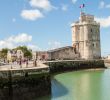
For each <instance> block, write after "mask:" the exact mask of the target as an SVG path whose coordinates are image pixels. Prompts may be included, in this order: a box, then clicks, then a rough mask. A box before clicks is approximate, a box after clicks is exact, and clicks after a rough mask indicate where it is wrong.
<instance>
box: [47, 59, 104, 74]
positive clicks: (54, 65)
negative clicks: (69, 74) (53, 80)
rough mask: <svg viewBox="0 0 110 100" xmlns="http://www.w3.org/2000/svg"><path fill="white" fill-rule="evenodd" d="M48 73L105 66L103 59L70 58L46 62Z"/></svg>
mask: <svg viewBox="0 0 110 100" xmlns="http://www.w3.org/2000/svg"><path fill="white" fill-rule="evenodd" d="M46 64H48V65H49V67H50V73H57V72H65V71H77V70H82V69H94V68H106V67H105V65H104V61H103V60H71V61H54V62H51V61H50V62H47V63H46Z"/></svg>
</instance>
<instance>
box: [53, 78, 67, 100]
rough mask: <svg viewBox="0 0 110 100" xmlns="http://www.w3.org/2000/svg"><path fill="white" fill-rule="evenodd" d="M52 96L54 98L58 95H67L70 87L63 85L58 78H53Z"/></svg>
mask: <svg viewBox="0 0 110 100" xmlns="http://www.w3.org/2000/svg"><path fill="white" fill-rule="evenodd" d="M51 83H52V94H54V95H52V98H53V99H57V98H58V97H61V96H64V95H67V93H68V89H67V88H66V87H65V86H63V84H61V83H60V82H59V81H58V80H56V79H55V78H54V79H53V80H52V82H51Z"/></svg>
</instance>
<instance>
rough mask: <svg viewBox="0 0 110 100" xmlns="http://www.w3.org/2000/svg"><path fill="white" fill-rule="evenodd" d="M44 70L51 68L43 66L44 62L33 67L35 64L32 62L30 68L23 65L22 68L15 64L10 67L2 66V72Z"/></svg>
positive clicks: (0, 69)
mask: <svg viewBox="0 0 110 100" xmlns="http://www.w3.org/2000/svg"><path fill="white" fill-rule="evenodd" d="M43 68H49V66H47V65H45V64H43V62H42V61H38V62H37V66H36V67H35V66H33V62H32V61H30V62H29V63H28V66H26V64H22V66H20V65H19V64H16V63H13V64H11V63H10V64H8V65H2V66H0V71H6V70H25V69H43Z"/></svg>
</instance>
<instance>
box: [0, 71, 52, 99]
mask: <svg viewBox="0 0 110 100" xmlns="http://www.w3.org/2000/svg"><path fill="white" fill-rule="evenodd" d="M1 74H2V72H0V100H37V98H38V97H40V96H45V95H50V94H51V79H50V74H49V73H34V74H32V73H31V74H30V73H28V72H25V73H24V74H22V75H16V76H12V72H11V71H7V72H5V74H7V77H6V76H5V77H2V76H1ZM3 74H4V73H3Z"/></svg>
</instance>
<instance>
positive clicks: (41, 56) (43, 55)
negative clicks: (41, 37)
mask: <svg viewBox="0 0 110 100" xmlns="http://www.w3.org/2000/svg"><path fill="white" fill-rule="evenodd" d="M32 58H33V60H35V59H37V60H47V59H48V53H47V51H36V52H33V53H32Z"/></svg>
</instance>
